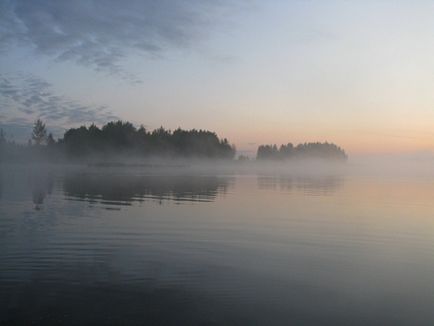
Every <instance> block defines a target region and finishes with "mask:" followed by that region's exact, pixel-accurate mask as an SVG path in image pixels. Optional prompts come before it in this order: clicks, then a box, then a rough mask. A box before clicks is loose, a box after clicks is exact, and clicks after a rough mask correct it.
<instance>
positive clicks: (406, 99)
mask: <svg viewBox="0 0 434 326" xmlns="http://www.w3.org/2000/svg"><path fill="white" fill-rule="evenodd" d="M432 17H434V3H433V2H431V1H411V2H410V1H385V0H384V1H335V0H331V1H307V0H306V1H302V0H300V1H241V0H236V1H229V0H227V1H226V0H219V1H206V0H205V1H203V0H202V1H199V0H182V1H168V0H167V1H165V0H159V1H139V0H137V1H115V0H109V1H83V0H79V1H47V0H44V1H19V0H15V1H12V0H3V1H2V2H1V4H0V49H1V57H0V124H1V125H2V126H3V128H4V129H5V130H6V131H7V133H8V134H9V135H10V137H14V138H15V139H19V140H21V139H25V138H26V137H28V134H29V133H30V129H29V126H30V125H31V123H32V121H33V120H34V119H36V118H38V117H40V118H42V119H44V120H45V121H46V122H47V125H48V126H49V127H50V128H51V129H52V130H53V131H54V132H55V133H57V134H59V135H60V134H61V131H62V128H68V127H71V126H77V125H80V124H83V123H85V124H89V123H92V122H95V123H97V124H102V123H104V122H105V121H108V120H111V119H117V118H120V119H125V120H130V121H132V122H133V123H135V124H137V125H140V124H144V125H145V126H147V127H148V128H156V127H159V126H160V125H163V126H166V127H168V128H172V129H173V128H176V127H178V126H180V127H183V128H205V129H210V130H214V131H216V132H217V133H218V134H219V135H221V136H222V137H227V138H229V139H230V140H231V141H232V142H234V143H235V144H236V146H237V148H238V149H240V150H242V151H246V152H248V151H254V150H255V148H256V146H257V144H258V143H264V142H266V143H286V142H289V141H292V142H295V143H297V142H304V141H326V140H327V141H333V142H336V143H338V144H339V145H342V146H343V147H345V148H346V149H347V150H348V151H349V152H350V153H351V152H354V153H356V152H388V151H392V152H403V151H431V150H432V149H433V143H434V128H433V124H434V107H433V105H434V92H432V90H433V86H434V22H433V19H432ZM26 130H29V131H26Z"/></svg>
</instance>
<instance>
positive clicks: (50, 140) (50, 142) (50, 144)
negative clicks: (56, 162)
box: [47, 132, 56, 147]
mask: <svg viewBox="0 0 434 326" xmlns="http://www.w3.org/2000/svg"><path fill="white" fill-rule="evenodd" d="M55 144H56V141H55V140H54V138H53V134H52V133H51V132H50V133H49V134H48V137H47V146H48V147H53V146H54V145H55Z"/></svg>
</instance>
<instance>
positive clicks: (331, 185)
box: [258, 175, 343, 196]
mask: <svg viewBox="0 0 434 326" xmlns="http://www.w3.org/2000/svg"><path fill="white" fill-rule="evenodd" d="M342 183H343V178H342V177H340V176H335V175H328V176H318V175H316V176H258V188H259V189H279V190H284V191H294V192H300V193H303V194H306V195H313V196H315V195H317V196H321V195H331V194H333V193H334V192H336V191H337V190H338V189H339V188H340V187H341V186H342Z"/></svg>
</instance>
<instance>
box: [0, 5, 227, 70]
mask: <svg viewBox="0 0 434 326" xmlns="http://www.w3.org/2000/svg"><path fill="white" fill-rule="evenodd" d="M228 4H229V1H228V0H218V1H215V0H177V1H172V0H158V1H156V0H129V1H119V0H101V1H88V0H75V1H58V0H41V1H28V0H2V1H1V3H0V47H2V48H3V49H6V48H7V47H9V46H10V45H14V44H17V45H24V46H31V47H33V48H34V49H35V50H36V51H37V52H39V53H42V54H44V55H49V56H51V57H53V58H54V59H55V60H60V61H73V62H76V63H78V64H80V65H83V66H88V67H92V68H93V69H95V70H98V71H101V70H102V71H106V72H109V73H114V74H121V75H124V77H125V75H127V73H126V72H125V71H123V69H122V65H121V64H122V59H123V58H125V57H126V56H127V55H129V54H130V53H131V52H132V53H135V54H145V55H149V56H152V57H158V56H161V55H162V54H163V53H164V51H165V50H166V49H168V48H173V47H177V48H183V47H188V46H190V45H191V44H192V42H193V41H194V40H196V39H198V38H201V37H202V36H203V35H204V34H205V32H204V31H205V30H206V27H207V26H208V25H209V24H210V23H211V22H212V21H213V20H214V19H215V17H217V16H219V13H220V14H222V12H223V10H222V9H223V8H226V7H227V6H228ZM127 77H128V76H127Z"/></svg>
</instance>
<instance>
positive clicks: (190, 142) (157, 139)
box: [0, 119, 236, 159]
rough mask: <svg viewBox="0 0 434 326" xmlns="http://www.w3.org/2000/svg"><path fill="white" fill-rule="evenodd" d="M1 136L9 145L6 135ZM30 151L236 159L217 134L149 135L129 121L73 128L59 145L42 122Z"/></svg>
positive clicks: (78, 155)
mask: <svg viewBox="0 0 434 326" xmlns="http://www.w3.org/2000/svg"><path fill="white" fill-rule="evenodd" d="M0 135H1V136H0V137H2V139H4V142H5V143H7V142H6V141H5V137H4V133H3V131H1V134H0ZM27 148H33V149H38V150H39V152H41V151H42V152H43V151H45V152H51V154H54V153H55V154H58V153H61V154H64V155H65V156H69V157H75V158H83V157H86V156H90V155H101V154H102V155H115V154H116V155H122V154H129V155H137V156H145V157H146V156H148V157H149V156H159V157H197V158H213V159H233V158H234V156H235V152H236V150H235V146H234V145H231V144H229V141H228V140H227V139H226V138H224V139H220V138H219V137H218V136H217V134H216V133H215V132H211V131H207V130H197V129H191V130H184V129H181V128H178V129H175V130H174V131H171V130H168V129H164V128H163V127H160V128H158V129H155V130H150V131H148V130H147V129H146V128H145V127H144V126H140V127H139V128H136V127H135V126H134V125H133V124H132V123H130V122H126V121H112V122H109V123H107V124H105V125H103V126H102V127H101V128H99V127H97V126H96V125H95V124H92V125H90V126H89V127H87V126H84V125H83V126H80V127H78V128H71V129H68V130H67V131H66V132H65V133H64V135H63V137H62V138H60V139H58V140H57V141H56V140H55V139H54V138H53V135H52V134H51V133H48V131H47V128H46V126H45V124H44V123H43V122H42V121H41V120H39V119H38V120H36V121H35V123H34V126H33V131H32V135H31V139H30V140H29V142H28V146H27ZM48 154H50V153H48Z"/></svg>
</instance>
